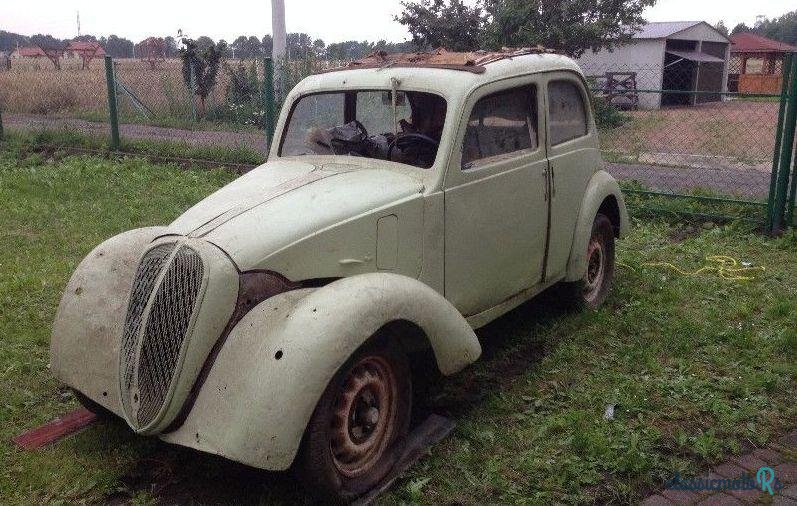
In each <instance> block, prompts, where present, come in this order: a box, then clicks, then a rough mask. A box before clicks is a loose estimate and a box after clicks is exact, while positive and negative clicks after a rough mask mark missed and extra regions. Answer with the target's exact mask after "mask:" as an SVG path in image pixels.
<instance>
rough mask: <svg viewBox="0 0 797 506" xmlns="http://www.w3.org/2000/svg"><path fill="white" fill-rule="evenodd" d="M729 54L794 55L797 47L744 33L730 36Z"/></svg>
mask: <svg viewBox="0 0 797 506" xmlns="http://www.w3.org/2000/svg"><path fill="white" fill-rule="evenodd" d="M730 39H731V42H732V43H733V44H732V45H731V53H794V52H797V46H792V45H791V44H786V43H785V42H780V41H777V40H772V39H768V38H766V37H762V36H761V35H758V34H755V33H750V32H744V33H737V34H734V35H731V37H730Z"/></svg>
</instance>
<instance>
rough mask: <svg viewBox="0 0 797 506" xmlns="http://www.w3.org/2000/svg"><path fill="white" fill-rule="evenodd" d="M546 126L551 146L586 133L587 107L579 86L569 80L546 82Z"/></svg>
mask: <svg viewBox="0 0 797 506" xmlns="http://www.w3.org/2000/svg"><path fill="white" fill-rule="evenodd" d="M548 124H549V125H550V126H549V127H548V131H549V135H550V136H551V146H556V145H557V144H561V143H563V142H567V141H569V140H572V139H576V138H578V137H581V136H583V135H586V134H587V109H586V107H584V99H583V97H582V95H581V91H580V90H579V87H578V86H577V85H576V84H575V83H573V82H571V81H551V82H550V83H548Z"/></svg>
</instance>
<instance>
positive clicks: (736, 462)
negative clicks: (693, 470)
mask: <svg viewBox="0 0 797 506" xmlns="http://www.w3.org/2000/svg"><path fill="white" fill-rule="evenodd" d="M761 467H770V468H771V469H772V470H774V471H775V478H777V479H778V480H779V481H780V483H782V484H783V488H782V489H780V490H778V491H775V490H774V489H773V491H774V492H775V495H774V496H770V494H769V493H768V492H764V491H762V490H761V489H760V488H757V489H755V490H723V491H699V492H697V491H691V490H690V491H686V490H666V489H665V490H663V491H662V492H659V493H658V494H656V495H652V496H650V497H648V498H647V499H645V500H644V501H642V506H671V505H683V504H696V505H699V506H712V505H741V504H749V503H765V504H770V501H771V504H772V505H773V506H774V505H792V506H797V430H795V431H793V432H792V433H791V434H788V435H787V436H784V437H782V438H780V439H778V440H777V441H775V442H774V443H772V444H770V445H768V446H766V447H764V448H759V449H757V450H753V451H752V452H749V453H746V454H744V455H741V456H739V457H735V458H733V459H731V460H729V461H728V462H725V463H724V464H720V465H719V466H717V467H715V468H713V469H712V470H711V471H709V472H708V473H707V474H705V475H703V476H701V477H698V479H700V478H702V479H703V480H704V481H705V480H728V479H730V480H734V479H736V478H739V477H740V476H742V475H749V476H751V479H752V480H753V481H755V479H756V473H757V472H758V470H759V469H760V468H761ZM715 483H716V482H715Z"/></svg>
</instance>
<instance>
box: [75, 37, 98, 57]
mask: <svg viewBox="0 0 797 506" xmlns="http://www.w3.org/2000/svg"><path fill="white" fill-rule="evenodd" d="M66 50H67V51H88V52H92V51H94V50H96V51H97V52H96V53H95V54H96V55H97V56H104V55H105V50H104V49H103V48H102V46H100V45H99V44H98V43H97V42H83V41H79V40H75V41H72V42H70V43H69V44H68V45H67V46H66Z"/></svg>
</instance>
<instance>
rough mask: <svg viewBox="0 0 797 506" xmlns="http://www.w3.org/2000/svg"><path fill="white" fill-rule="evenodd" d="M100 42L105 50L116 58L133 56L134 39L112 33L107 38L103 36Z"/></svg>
mask: <svg viewBox="0 0 797 506" xmlns="http://www.w3.org/2000/svg"><path fill="white" fill-rule="evenodd" d="M99 42H100V45H101V46H102V47H104V48H105V52H106V53H107V54H109V55H111V56H113V57H114V58H130V57H132V56H133V51H134V48H135V44H133V41H132V40H128V39H125V38H124V37H117V36H116V35H111V36H109V37H108V38H107V39H106V38H105V37H101V38H100V40H99Z"/></svg>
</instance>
